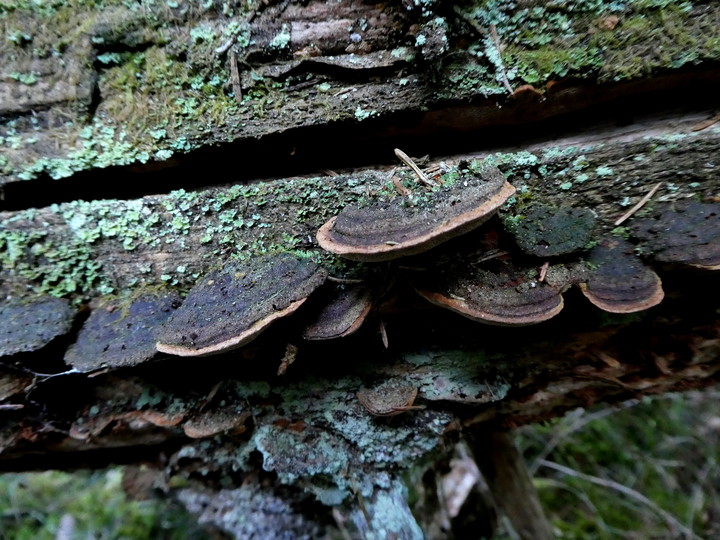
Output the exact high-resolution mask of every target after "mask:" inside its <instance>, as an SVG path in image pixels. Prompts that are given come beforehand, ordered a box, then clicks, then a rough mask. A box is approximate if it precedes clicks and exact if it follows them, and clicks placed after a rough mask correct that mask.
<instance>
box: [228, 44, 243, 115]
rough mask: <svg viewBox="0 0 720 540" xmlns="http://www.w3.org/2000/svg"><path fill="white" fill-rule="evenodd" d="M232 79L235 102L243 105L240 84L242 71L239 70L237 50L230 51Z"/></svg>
mask: <svg viewBox="0 0 720 540" xmlns="http://www.w3.org/2000/svg"><path fill="white" fill-rule="evenodd" d="M230 79H231V81H232V87H233V94H235V102H236V103H237V104H238V105H242V86H241V85H240V71H239V70H238V65H237V56H236V55H235V51H230Z"/></svg>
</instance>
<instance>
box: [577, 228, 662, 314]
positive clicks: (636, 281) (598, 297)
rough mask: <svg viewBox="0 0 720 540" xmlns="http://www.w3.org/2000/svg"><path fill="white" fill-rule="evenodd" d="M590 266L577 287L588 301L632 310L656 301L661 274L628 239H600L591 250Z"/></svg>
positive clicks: (659, 298) (659, 296)
mask: <svg viewBox="0 0 720 540" xmlns="http://www.w3.org/2000/svg"><path fill="white" fill-rule="evenodd" d="M590 263H591V265H592V267H593V269H592V270H591V272H590V275H589V277H588V279H587V281H585V282H583V283H580V284H579V287H580V290H582V292H583V294H584V295H585V296H586V297H587V299H588V300H590V302H592V303H593V304H595V305H596V306H597V307H599V308H600V309H603V310H605V311H608V312H610V313H635V312H637V311H643V310H646V309H649V308H651V307H653V306H656V305H657V304H659V303H660V302H661V301H662V299H663V297H664V296H665V293H664V292H663V289H662V284H661V282H660V277H658V275H657V274H656V273H655V272H654V271H653V270H652V269H651V268H649V267H648V266H647V265H645V264H644V263H643V262H642V261H641V260H640V259H639V258H638V257H637V256H636V255H635V253H634V247H633V245H632V244H630V243H629V242H627V241H625V240H622V239H619V238H613V239H610V240H603V241H602V242H600V243H599V244H598V245H597V246H596V247H595V248H593V250H592V251H591V252H590Z"/></svg>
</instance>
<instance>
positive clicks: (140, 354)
mask: <svg viewBox="0 0 720 540" xmlns="http://www.w3.org/2000/svg"><path fill="white" fill-rule="evenodd" d="M180 303H181V300H180V297H179V296H178V295H176V294H175V293H170V292H163V293H160V292H145V293H140V294H139V295H138V296H137V297H136V298H134V299H132V300H130V301H122V300H120V299H117V298H115V299H105V300H100V301H97V302H96V305H95V306H94V307H93V310H92V313H91V314H90V317H88V319H87V320H86V321H85V324H83V327H82V329H81V330H80V333H79V334H78V337H77V340H76V341H75V343H74V344H73V345H71V346H70V348H69V349H68V350H67V352H66V353H65V362H66V363H67V364H69V365H71V366H72V367H73V368H75V370H77V371H80V372H90V371H95V370H98V369H102V368H120V367H127V366H134V365H137V364H140V363H142V362H145V361H147V360H150V359H151V358H152V357H153V356H155V354H157V350H156V349H155V341H156V333H157V330H158V328H159V327H160V325H161V324H163V323H164V322H165V321H166V320H167V319H168V317H170V315H171V314H172V312H173V311H174V310H175V308H176V307H177V306H179V305H180Z"/></svg>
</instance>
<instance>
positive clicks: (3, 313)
mask: <svg viewBox="0 0 720 540" xmlns="http://www.w3.org/2000/svg"><path fill="white" fill-rule="evenodd" d="M74 318H75V310H74V309H73V308H72V307H71V306H70V304H69V302H68V301H67V300H65V299H61V298H55V297H52V296H43V297H38V298H33V299H18V300H9V301H5V302H3V303H0V357H2V356H9V355H13V354H17V353H21V352H30V351H36V350H38V349H40V348H42V347H44V346H45V345H47V344H48V343H50V341H52V340H53V339H55V338H56V337H58V336H61V335H63V334H66V333H67V332H69V331H70V328H71V326H72V323H73V319H74Z"/></svg>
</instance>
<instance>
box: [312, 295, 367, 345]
mask: <svg viewBox="0 0 720 540" xmlns="http://www.w3.org/2000/svg"><path fill="white" fill-rule="evenodd" d="M320 292H321V293H323V295H322V296H321V297H320V298H319V300H320V301H321V302H322V303H321V304H320V309H319V310H318V311H317V313H315V316H314V317H313V319H312V320H311V321H310V323H309V324H308V325H307V326H306V327H305V330H304V331H303V337H304V338H305V339H308V340H320V339H333V338H340V337H344V336H349V335H350V334H352V333H354V332H355V331H357V330H358V328H360V326H361V325H362V323H363V322H364V321H365V319H366V318H367V316H368V314H369V313H370V309H371V308H372V299H373V294H372V289H371V288H370V287H368V286H367V285H364V284H343V283H326V284H325V286H324V287H323V290H322V291H320Z"/></svg>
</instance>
